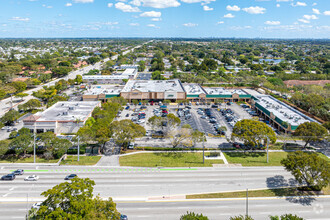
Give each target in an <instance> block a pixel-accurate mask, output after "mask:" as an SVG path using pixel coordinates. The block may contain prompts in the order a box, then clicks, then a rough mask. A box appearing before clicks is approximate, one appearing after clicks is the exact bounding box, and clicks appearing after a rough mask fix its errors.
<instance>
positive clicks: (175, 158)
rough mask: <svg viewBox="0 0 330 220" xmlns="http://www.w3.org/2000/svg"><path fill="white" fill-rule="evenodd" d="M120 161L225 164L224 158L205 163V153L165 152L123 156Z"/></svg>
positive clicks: (160, 164) (169, 164) (124, 163)
mask: <svg viewBox="0 0 330 220" xmlns="http://www.w3.org/2000/svg"><path fill="white" fill-rule="evenodd" d="M208 155H209V152H206V153H205V156H208ZM119 163H120V165H121V166H133V167H211V166H212V164H223V160H205V164H203V153H193V152H164V153H139V154H132V155H127V156H122V157H120V158H119Z"/></svg>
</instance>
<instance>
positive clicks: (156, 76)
mask: <svg viewBox="0 0 330 220" xmlns="http://www.w3.org/2000/svg"><path fill="white" fill-rule="evenodd" d="M151 79H152V80H164V79H165V77H164V76H163V75H162V73H161V72H160V71H158V70H157V71H155V72H153V73H152V74H151Z"/></svg>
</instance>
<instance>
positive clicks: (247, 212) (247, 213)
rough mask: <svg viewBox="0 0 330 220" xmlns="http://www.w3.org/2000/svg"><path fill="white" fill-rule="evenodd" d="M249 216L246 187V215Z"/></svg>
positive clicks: (247, 190)
mask: <svg viewBox="0 0 330 220" xmlns="http://www.w3.org/2000/svg"><path fill="white" fill-rule="evenodd" d="M247 216H249V189H248V188H246V217H247Z"/></svg>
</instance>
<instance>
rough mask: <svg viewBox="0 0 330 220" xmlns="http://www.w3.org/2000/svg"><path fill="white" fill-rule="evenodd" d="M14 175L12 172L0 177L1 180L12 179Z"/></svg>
mask: <svg viewBox="0 0 330 220" xmlns="http://www.w3.org/2000/svg"><path fill="white" fill-rule="evenodd" d="M15 178H16V177H15V175H14V174H7V175H4V176H2V177H1V180H14V179H15Z"/></svg>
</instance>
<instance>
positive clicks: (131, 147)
mask: <svg viewBox="0 0 330 220" xmlns="http://www.w3.org/2000/svg"><path fill="white" fill-rule="evenodd" d="M134 147H135V144H134V143H129V144H128V146H127V149H130V150H133V149H134Z"/></svg>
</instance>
